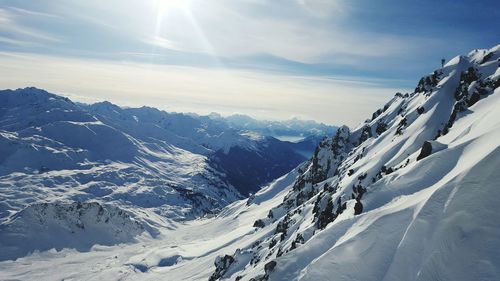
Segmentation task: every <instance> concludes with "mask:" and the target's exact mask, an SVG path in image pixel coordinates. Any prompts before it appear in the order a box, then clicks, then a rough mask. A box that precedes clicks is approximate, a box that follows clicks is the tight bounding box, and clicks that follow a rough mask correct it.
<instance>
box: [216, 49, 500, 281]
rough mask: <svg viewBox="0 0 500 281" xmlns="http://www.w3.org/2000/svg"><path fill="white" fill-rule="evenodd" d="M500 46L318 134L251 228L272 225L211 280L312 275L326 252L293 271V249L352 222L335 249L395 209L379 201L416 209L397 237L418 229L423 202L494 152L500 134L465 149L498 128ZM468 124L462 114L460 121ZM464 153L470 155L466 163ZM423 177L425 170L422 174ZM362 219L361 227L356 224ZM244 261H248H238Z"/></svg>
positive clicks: (458, 61) (223, 260) (219, 265)
mask: <svg viewBox="0 0 500 281" xmlns="http://www.w3.org/2000/svg"><path fill="white" fill-rule="evenodd" d="M499 50H500V46H496V47H494V48H492V49H490V50H476V51H473V52H471V53H469V54H468V55H467V56H457V57H455V58H454V59H452V60H450V61H449V62H448V63H447V64H446V65H445V66H444V67H443V68H442V69H439V70H436V71H434V72H433V73H432V74H430V75H428V76H425V77H423V78H422V79H421V80H420V81H419V83H418V85H417V87H416V88H415V91H414V92H413V93H407V94H400V93H397V94H396V95H395V97H394V98H393V99H391V100H390V101H389V102H388V103H387V104H386V105H385V106H384V107H383V108H382V109H379V110H377V111H376V112H374V113H373V115H372V117H371V118H370V119H368V120H367V121H366V122H365V123H364V124H362V125H361V126H359V127H358V128H356V129H354V130H352V131H350V130H349V128H347V127H341V128H339V130H338V132H337V134H336V135H335V136H334V137H333V138H329V139H327V140H325V141H323V142H322V143H320V145H319V146H318V148H317V150H316V152H315V154H314V156H313V158H312V159H311V161H310V162H309V165H308V167H307V168H306V169H304V171H303V172H302V174H300V175H299V177H298V178H297V180H296V181H295V183H294V184H293V185H292V186H291V190H290V192H289V193H288V194H287V195H286V196H285V198H284V201H283V202H282V203H281V204H280V205H279V206H277V207H275V208H273V209H271V210H270V211H269V214H268V216H267V217H266V218H260V219H258V220H256V221H255V223H254V227H256V228H257V229H260V228H263V230H262V231H264V229H266V230H265V231H267V229H268V228H269V227H271V228H274V229H275V231H274V234H271V235H268V236H267V237H264V239H262V240H259V241H256V242H255V244H254V245H252V246H251V247H248V248H244V249H240V250H238V251H236V252H235V253H234V254H233V255H226V256H221V257H220V258H218V259H217V260H216V261H215V265H216V270H215V272H213V274H212V275H211V278H210V280H219V279H221V280H222V279H226V278H229V279H236V280H268V279H269V280H291V279H293V280H295V279H300V280H309V279H310V277H308V276H310V275H312V276H316V277H317V275H316V274H314V273H311V274H307V273H305V272H307V269H308V268H314V267H315V264H316V263H320V261H321V262H322V261H323V260H325V259H326V258H327V257H330V256H331V253H330V251H329V250H328V249H327V251H325V252H322V251H321V252H319V253H318V256H316V257H315V258H314V259H313V260H312V263H311V264H309V265H307V266H305V267H304V268H302V269H301V272H302V273H301V275H300V277H299V276H297V275H293V274H292V275H290V274H289V272H296V271H295V270H294V269H291V268H290V266H293V265H292V263H288V262H287V260H288V259H291V257H294V259H296V258H299V257H300V254H296V255H295V254H294V253H296V252H298V250H296V249H301V248H302V247H308V246H307V245H308V244H311V243H313V242H309V241H312V240H315V239H316V238H315V237H317V235H318V234H319V233H322V232H323V231H327V232H335V230H336V228H337V226H338V227H339V228H340V229H342V228H343V227H342V226H341V225H344V224H345V223H348V222H351V223H352V222H353V221H357V222H358V224H356V223H354V224H351V225H350V226H349V227H348V229H347V232H346V233H345V234H344V235H341V236H340V237H339V238H338V240H337V241H336V242H335V243H334V244H331V246H330V247H331V251H332V252H335V251H336V250H335V249H340V248H343V247H345V245H344V244H346V243H347V244H353V243H354V244H355V243H356V242H353V239H354V237H358V236H362V235H365V233H366V232H368V231H369V230H371V228H373V227H372V225H373V223H370V224H366V218H367V216H371V217H372V220H373V221H374V222H377V221H380V220H381V218H382V217H384V216H386V217H391V216H390V215H388V214H384V213H385V211H384V210H385V209H387V208H394V207H395V206H398V205H400V207H397V208H396V209H395V212H396V213H401V212H406V210H411V209H415V208H416V209H415V210H414V211H412V212H411V213H412V214H413V215H412V216H413V219H412V220H411V223H409V224H407V223H406V222H405V223H403V225H407V227H404V228H403V229H404V232H403V233H404V234H403V236H402V237H401V240H399V241H397V243H396V244H395V245H403V244H404V243H405V239H406V237H407V236H408V235H410V234H409V233H410V232H411V230H412V229H413V228H414V223H413V221H414V220H415V219H416V218H419V217H420V216H422V209H425V208H426V207H427V206H428V205H429V204H431V201H432V199H433V197H434V196H435V194H436V193H439V192H442V191H441V190H442V189H444V188H445V186H447V185H449V184H450V183H451V182H455V183H456V184H460V180H461V175H463V174H468V173H470V171H471V170H474V167H476V166H477V165H480V164H481V163H482V161H483V159H485V158H487V157H488V155H491V154H492V153H493V154H495V151H497V148H498V141H496V142H495V141H493V142H491V141H486V143H487V144H486V145H484V146H483V147H482V149H481V152H482V153H477V155H471V154H470V152H469V150H471V149H472V148H473V147H475V148H477V147H479V146H480V145H479V144H478V143H482V142H485V140H494V139H495V138H496V137H497V136H498V132H499V129H500V127H499V126H498V121H496V120H498V114H497V113H495V112H493V111H494V110H495V108H496V109H498V106H499V105H500V104H499V103H498V100H499V98H498V95H494V94H497V92H498V87H499V85H500V71H499V64H500V63H499V57H500V51H499ZM483 100H488V101H487V102H483ZM485 103H486V104H485ZM488 103H490V104H488ZM495 106H496V107H495ZM484 107H486V108H487V109H485V108H484ZM476 118H477V119H476ZM471 120H472V121H471ZM483 120H484V121H483ZM479 122H484V124H482V125H484V126H486V127H487V130H486V131H487V132H486V133H485V132H478V130H477V127H479V126H478V125H477V124H479ZM464 123H466V124H467V123H468V124H467V125H466V129H465V130H464V129H463V126H464V125H463V124H464ZM474 126H475V127H476V128H474ZM473 132H475V133H473ZM424 158H428V159H424ZM443 158H444V159H443ZM445 159H446V160H445ZM443 161H444V162H443ZM446 162H449V163H446ZM463 162H466V163H467V164H465V166H463V165H464V164H463ZM459 163H462V164H459ZM443 164H444V165H443ZM425 165H429V166H430V167H432V168H433V169H435V170H430V169H428V167H426V166H425ZM456 165H459V166H456ZM457 167H460V169H457ZM415 174H417V175H419V176H418V177H415V176H414V175H415ZM424 175H427V176H424ZM422 177H424V178H426V177H427V178H429V177H430V178H429V180H428V181H427V182H426V181H424V180H423V179H422ZM483 181H484V180H483ZM456 192H457V191H456V189H455V191H454V193H456ZM419 194H420V195H419ZM404 197H408V198H409V199H405V200H406V201H407V203H404V202H403V203H401V200H402V199H403V198H404ZM449 200H452V199H449ZM449 200H448V201H447V203H446V207H447V206H448V205H449V204H450V202H449ZM395 204H396V205H395ZM391 206H394V207H391ZM412 206H413V207H412ZM394 216H400V215H394ZM363 219H364V221H365V222H363V223H362V221H363ZM361 225H364V226H363V227H362V228H359V227H360V226H361ZM352 230H354V232H353V231H352ZM257 231H259V230H257ZM317 239H320V238H317ZM395 253H397V251H395ZM287 257H290V258H287ZM241 260H248V262H243V264H242V263H241ZM280 261H283V262H284V265H281V264H280ZM390 265H391V262H389V263H388V265H387V266H388V267H387V268H386V271H385V273H384V274H382V275H380V279H377V278H375V279H377V280H382V279H383V280H392V278H393V275H392V274H391V270H390V268H391V267H390ZM280 266H283V267H282V268H281V269H280ZM287 270H288V271H287ZM339 271H340V272H346V271H345V269H344V270H343V269H339ZM378 271H380V272H382V271H383V270H382V269H379V270H378ZM380 274H381V273H380ZM358 275H359V274H358ZM358 275H356V274H347V275H346V277H348V276H349V278H346V280H351V279H350V278H352V279H357V278H354V276H358ZM361 275H363V274H361ZM325 276H327V275H325ZM457 276H458V275H457ZM287 278H290V279H287ZM418 278H421V277H418ZM340 279H343V278H340ZM403 279H406V278H403ZM311 280H326V279H314V278H313V279H311ZM357 280H358V279H357ZM359 280H373V279H364V278H359ZM423 280H426V279H423Z"/></svg>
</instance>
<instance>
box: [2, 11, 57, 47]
mask: <svg viewBox="0 0 500 281" xmlns="http://www.w3.org/2000/svg"><path fill="white" fill-rule="evenodd" d="M26 16H35V17H54V18H56V17H57V16H55V15H51V14H46V13H40V12H34V11H29V10H26V9H20V8H13V7H8V8H6V9H2V8H0V23H1V24H0V32H2V33H3V35H2V42H4V43H7V44H11V45H18V46H39V45H41V44H42V43H61V42H63V40H62V39H61V38H59V37H58V36H55V35H53V34H50V33H47V32H45V31H42V30H40V29H37V28H35V27H31V26H26V25H24V24H23V23H22V22H23V18H24V17H26ZM21 43H26V44H24V45H23V44H21Z"/></svg>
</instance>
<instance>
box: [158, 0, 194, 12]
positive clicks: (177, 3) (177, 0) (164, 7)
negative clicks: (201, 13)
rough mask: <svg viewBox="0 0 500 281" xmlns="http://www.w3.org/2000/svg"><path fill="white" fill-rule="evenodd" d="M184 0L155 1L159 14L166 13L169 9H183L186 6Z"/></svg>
mask: <svg viewBox="0 0 500 281" xmlns="http://www.w3.org/2000/svg"><path fill="white" fill-rule="evenodd" d="M187 2H188V1H186V0H156V4H157V7H158V11H159V12H166V11H168V10H171V9H184V8H186V6H187Z"/></svg>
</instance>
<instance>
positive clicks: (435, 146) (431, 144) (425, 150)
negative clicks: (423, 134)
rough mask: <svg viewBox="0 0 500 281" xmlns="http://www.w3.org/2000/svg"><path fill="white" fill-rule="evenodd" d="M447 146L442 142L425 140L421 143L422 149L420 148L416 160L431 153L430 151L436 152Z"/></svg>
mask: <svg viewBox="0 0 500 281" xmlns="http://www.w3.org/2000/svg"><path fill="white" fill-rule="evenodd" d="M445 148H447V145H445V144H442V143H440V142H438V141H426V142H424V144H423V145H422V149H421V150H420V154H419V155H418V156H417V161H419V160H421V159H424V158H425V157H427V156H429V155H431V154H432V153H435V152H438V151H440V150H443V149H445Z"/></svg>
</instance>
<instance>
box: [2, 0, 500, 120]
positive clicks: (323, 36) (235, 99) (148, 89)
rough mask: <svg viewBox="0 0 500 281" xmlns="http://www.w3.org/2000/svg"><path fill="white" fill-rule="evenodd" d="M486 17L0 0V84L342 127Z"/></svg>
mask: <svg viewBox="0 0 500 281" xmlns="http://www.w3.org/2000/svg"><path fill="white" fill-rule="evenodd" d="M498 30H500V9H498V3H497V1H482V0H477V1H466V0H462V1H457V0H441V1H435V0H420V1H412V0H399V1H394V0H377V1H373V0H107V1H101V0H86V1H80V0H51V1H28V0H26V1H19V0H17V1H10V0H0V88H1V89H5V88H21V87H26V86H36V87H39V88H44V89H46V90H48V91H51V92H54V93H57V94H61V95H65V96H68V97H70V98H72V99H73V100H77V101H83V102H95V101H102V100H109V101H111V102H114V103H117V104H119V105H123V106H142V105H148V106H155V107H158V108H161V109H165V110H167V111H176V112H196V113H199V114H208V113H210V112H218V113H221V114H223V115H229V114H234V113H242V114H248V115H251V116H253V117H256V118H260V119H273V120H280V119H289V118H292V117H298V118H303V119H314V120H317V121H321V122H325V123H329V124H335V125H341V124H347V125H349V126H355V125H356V124H359V123H360V122H363V121H364V119H365V118H368V117H369V116H371V113H372V112H373V111H375V110H376V109H377V108H378V107H380V106H382V105H383V104H384V103H385V102H386V101H387V100H388V99H389V98H390V97H391V96H393V95H394V94H395V93H396V92H408V91H411V90H412V89H413V88H414V87H415V85H416V84H417V82H418V80H419V79H420V77H421V76H423V75H425V74H427V73H429V72H432V71H433V70H434V69H436V68H439V67H440V61H441V58H446V59H451V58H452V57H454V56H455V55H459V54H466V53H468V52H469V51H471V50H472V49H476V48H490V47H493V46H494V45H497V44H499V43H500V33H499V32H498Z"/></svg>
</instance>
